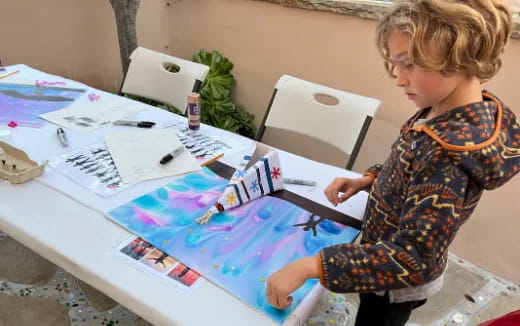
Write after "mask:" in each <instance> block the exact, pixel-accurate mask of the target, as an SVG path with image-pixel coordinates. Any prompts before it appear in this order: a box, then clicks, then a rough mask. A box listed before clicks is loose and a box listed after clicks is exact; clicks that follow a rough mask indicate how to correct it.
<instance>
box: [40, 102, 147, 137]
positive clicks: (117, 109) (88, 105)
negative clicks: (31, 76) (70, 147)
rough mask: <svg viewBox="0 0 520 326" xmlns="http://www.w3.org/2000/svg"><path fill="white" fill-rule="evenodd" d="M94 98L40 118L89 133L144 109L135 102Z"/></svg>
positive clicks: (41, 115)
mask: <svg viewBox="0 0 520 326" xmlns="http://www.w3.org/2000/svg"><path fill="white" fill-rule="evenodd" d="M90 95H93V94H90ZM94 95H95V94H94ZM96 96H97V97H95V98H94V97H92V96H90V97H89V99H88V100H87V99H85V101H82V102H78V103H74V104H72V105H70V106H69V107H68V108H66V109H63V110H58V111H54V112H49V113H45V114H40V117H41V118H43V119H46V120H48V121H50V122H52V123H55V124H57V125H60V126H62V127H65V128H69V129H72V130H76V131H91V130H94V129H97V128H99V127H103V126H106V125H109V124H111V123H112V122H114V121H116V120H119V119H122V118H125V117H127V116H130V115H133V114H135V113H137V112H139V111H141V110H144V109H145V108H146V107H145V106H144V105H140V104H139V103H138V102H135V101H130V100H125V99H122V98H117V97H112V96H99V95H96Z"/></svg>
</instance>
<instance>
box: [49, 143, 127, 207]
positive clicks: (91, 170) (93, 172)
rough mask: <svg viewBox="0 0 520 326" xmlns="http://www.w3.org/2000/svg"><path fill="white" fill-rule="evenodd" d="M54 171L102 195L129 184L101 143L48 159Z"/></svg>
mask: <svg viewBox="0 0 520 326" xmlns="http://www.w3.org/2000/svg"><path fill="white" fill-rule="evenodd" d="M49 164H50V166H52V167H53V168H54V170H55V171H56V172H58V173H59V174H61V175H64V176H66V177H68V178H70V179H72V180H74V181H75V182H77V183H79V184H80V185H81V186H83V187H85V188H87V189H89V190H91V191H93V192H94V193H96V194H98V195H100V196H102V197H110V196H112V195H114V194H116V193H118V192H120V191H121V190H122V189H124V188H126V187H129V186H130V185H131V184H127V183H123V180H122V179H121V176H120V175H119V172H118V171H117V168H116V166H115V163H114V160H113V159H112V156H111V155H110V152H109V151H108V149H107V147H106V146H105V144H103V143H97V144H92V145H88V146H85V147H83V148H79V149H76V150H74V151H71V152H68V153H65V154H61V155H58V156H56V157H53V158H51V159H50V160H49Z"/></svg>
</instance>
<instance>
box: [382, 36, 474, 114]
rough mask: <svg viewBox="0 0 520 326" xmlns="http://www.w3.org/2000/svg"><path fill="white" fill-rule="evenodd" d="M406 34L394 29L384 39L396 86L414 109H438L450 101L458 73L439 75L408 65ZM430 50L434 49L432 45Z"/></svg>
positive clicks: (459, 75) (461, 77)
mask: <svg viewBox="0 0 520 326" xmlns="http://www.w3.org/2000/svg"><path fill="white" fill-rule="evenodd" d="M409 47H410V35H409V34H406V33H403V32H401V31H398V30H394V31H393V32H392V33H391V34H390V37H389V38H388V48H389V51H390V57H391V58H392V60H393V61H394V64H395V71H394V73H395V75H396V84H397V86H398V87H401V88H402V89H403V91H404V93H405V96H406V97H407V98H408V99H409V100H411V101H413V102H414V103H415V104H416V105H417V107H418V108H425V107H430V106H442V105H443V104H448V103H449V102H450V95H452V94H453V93H454V91H455V90H456V89H457V87H458V86H459V85H460V83H461V81H462V80H463V79H464V76H463V75H462V74H450V75H443V74H441V73H440V72H439V71H432V70H425V69H422V68H419V67H417V66H416V65H414V64H412V63H411V62H410V59H409V57H408V49H409ZM432 51H435V47H434V46H432Z"/></svg>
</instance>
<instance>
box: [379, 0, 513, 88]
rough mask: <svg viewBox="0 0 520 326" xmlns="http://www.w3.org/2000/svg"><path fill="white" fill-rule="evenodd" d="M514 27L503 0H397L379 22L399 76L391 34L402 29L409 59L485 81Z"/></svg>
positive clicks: (383, 45)
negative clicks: (390, 46)
mask: <svg viewBox="0 0 520 326" xmlns="http://www.w3.org/2000/svg"><path fill="white" fill-rule="evenodd" d="M512 28H513V26H512V14H511V11H510V9H509V7H508V6H507V4H506V3H505V2H504V1H502V0H395V1H394V3H393V6H392V7H391V8H390V10H389V12H388V13H387V14H386V15H385V16H384V17H383V18H382V19H381V20H380V22H379V24H378V26H377V30H376V35H377V48H378V50H379V53H380V54H381V56H382V57H383V59H384V60H385V67H386V70H387V71H388V73H389V74H390V75H391V76H393V77H395V74H394V68H395V64H394V63H393V61H392V58H391V57H390V53H389V49H388V38H389V36H390V34H391V33H392V31H394V30H398V31H401V32H404V33H407V34H409V35H410V37H411V41H410V49H409V50H408V56H409V60H410V61H411V63H413V64H415V65H417V66H418V67H420V68H423V69H427V70H434V71H440V72H441V73H443V74H447V73H454V72H459V73H464V74H466V75H467V76H476V77H477V78H479V79H480V80H481V81H482V82H484V81H487V80H489V79H490V78H491V77H493V76H494V75H495V74H496V73H497V72H498V70H499V69H500V67H501V65H502V61H501V59H500V54H501V53H502V52H503V51H504V49H505V47H506V46H507V44H508V42H509V38H510V36H511V32H512ZM432 46H434V49H435V51H432Z"/></svg>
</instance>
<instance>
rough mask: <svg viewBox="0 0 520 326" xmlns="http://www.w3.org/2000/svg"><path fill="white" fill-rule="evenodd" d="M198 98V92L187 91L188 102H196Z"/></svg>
mask: <svg viewBox="0 0 520 326" xmlns="http://www.w3.org/2000/svg"><path fill="white" fill-rule="evenodd" d="M199 100H200V94H199V93H195V92H193V93H189V94H188V103H197V102H199Z"/></svg>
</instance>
